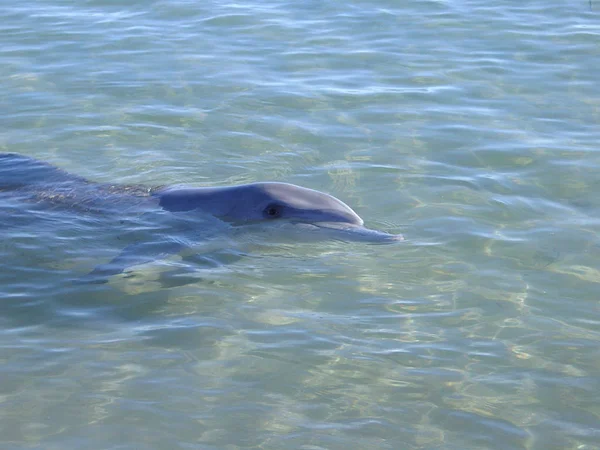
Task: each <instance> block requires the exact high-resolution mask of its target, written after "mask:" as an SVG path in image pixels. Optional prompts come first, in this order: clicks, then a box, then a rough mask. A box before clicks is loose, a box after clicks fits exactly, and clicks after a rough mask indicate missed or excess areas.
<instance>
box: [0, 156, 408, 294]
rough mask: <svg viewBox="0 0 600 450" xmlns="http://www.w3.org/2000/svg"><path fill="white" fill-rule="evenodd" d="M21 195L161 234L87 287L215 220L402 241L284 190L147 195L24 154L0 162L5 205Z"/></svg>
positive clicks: (326, 198)
mask: <svg viewBox="0 0 600 450" xmlns="http://www.w3.org/2000/svg"><path fill="white" fill-rule="evenodd" d="M6 193H11V194H15V193H18V194H19V195H20V196H21V198H22V199H23V200H26V201H29V202H35V203H43V204H49V205H52V206H54V207H66V208H70V209H77V210H83V211H86V212H99V213H104V214H107V213H108V214H113V213H116V214H123V213H124V211H128V212H136V213H139V214H141V215H142V217H144V222H145V223H146V225H147V228H150V229H152V228H155V229H157V230H160V231H159V232H158V233H154V235H152V237H151V238H150V239H146V240H141V241H138V242H134V243H133V244H131V245H129V246H127V247H126V248H125V249H124V250H123V251H122V252H121V254H119V255H118V256H116V257H115V258H114V259H113V260H112V261H110V262H109V263H107V264H102V265H100V266H98V267H96V268H95V269H94V270H93V271H92V272H91V273H90V274H89V275H88V276H87V277H85V280H86V281H92V282H106V281H107V280H108V278H109V277H110V276H112V275H116V274H119V273H122V272H124V271H125V270H127V269H128V268H129V267H131V266H134V265H139V264H143V263H145V262H150V261H153V260H155V259H158V258H165V257H167V256H169V255H171V254H174V253H179V252H181V251H182V250H184V249H186V248H188V247H192V246H193V245H194V241H197V240H202V239H208V238H210V236H208V235H206V234H205V233H204V231H206V230H207V229H209V228H210V227H209V222H210V221H211V220H212V221H214V220H217V221H219V222H221V223H226V224H228V226H229V227H230V228H235V229H243V228H246V229H253V227H254V226H255V225H259V226H260V227H261V228H262V229H263V230H265V229H266V230H267V232H269V233H273V234H275V233H276V232H283V233H284V234H286V235H288V236H292V237H294V238H298V239H301V240H306V239H308V240H320V239H338V240H344V241H360V242H371V243H392V242H398V241H401V240H403V237H402V235H399V234H389V233H386V232H382V231H377V230H373V229H369V228H366V227H365V226H364V221H363V220H362V219H361V218H360V216H359V215H358V214H357V213H356V212H354V211H353V210H352V208H350V207H349V206H348V205H347V204H345V203H344V202H342V201H341V200H339V199H337V198H335V197H333V196H332V195H329V194H326V193H323V192H319V191H316V190H313V189H309V188H305V187H301V186H296V185H294V184H289V183H282V182H258V183H250V184H242V185H236V186H225V187H185V186H170V187H163V186H159V187H145V186H137V185H136V186H130V185H113V184H103V183H95V182H91V181H88V180H87V179H85V178H83V177H79V176H76V175H71V174H69V173H68V172H66V171H63V170H62V169H59V168H57V167H55V166H52V165H50V164H47V163H45V162H41V161H38V160H35V159H33V158H29V157H26V156H22V155H18V154H10V153H9V154H6V153H4V154H0V199H1V198H2V195H3V194H6Z"/></svg>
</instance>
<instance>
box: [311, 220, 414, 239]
mask: <svg viewBox="0 0 600 450" xmlns="http://www.w3.org/2000/svg"><path fill="white" fill-rule="evenodd" d="M313 225H314V226H316V227H319V229H321V230H322V231H327V232H329V233H330V234H331V237H332V238H334V239H340V240H344V241H356V242H371V243H374V244H377V243H379V244H390V243H393V242H399V241H403V240H404V236H402V235H401V234H390V233H386V232H384V231H377V230H372V229H370V228H365V227H363V226H362V225H354V224H347V223H340V222H318V223H314V224H313Z"/></svg>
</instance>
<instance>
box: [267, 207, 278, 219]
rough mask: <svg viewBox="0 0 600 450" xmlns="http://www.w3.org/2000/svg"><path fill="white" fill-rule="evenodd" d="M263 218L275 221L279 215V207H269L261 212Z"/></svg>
mask: <svg viewBox="0 0 600 450" xmlns="http://www.w3.org/2000/svg"><path fill="white" fill-rule="evenodd" d="M263 213H264V215H265V217H267V218H269V219H277V218H278V217H279V216H280V215H281V206H280V205H269V206H267V207H266V208H265V210H264V211H263Z"/></svg>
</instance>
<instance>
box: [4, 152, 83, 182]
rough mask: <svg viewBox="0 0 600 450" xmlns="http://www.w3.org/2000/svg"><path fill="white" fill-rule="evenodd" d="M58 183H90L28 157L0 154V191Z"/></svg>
mask: <svg viewBox="0 0 600 450" xmlns="http://www.w3.org/2000/svg"><path fill="white" fill-rule="evenodd" d="M56 183H85V184H87V183H88V181H87V180H86V179H85V178H83V177H79V176H77V175H72V174H70V173H68V172H66V171H64V170H62V169H59V168H58V167H55V166H53V165H51V164H48V163H45V162H42V161H38V160H37V159H33V158H30V157H28V156H23V155H17V154H15V153H0V189H2V190H15V189H19V188H22V187H25V186H28V185H36V184H37V185H42V184H45V185H49V184H56Z"/></svg>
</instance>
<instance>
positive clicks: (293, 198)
mask: <svg viewBox="0 0 600 450" xmlns="http://www.w3.org/2000/svg"><path fill="white" fill-rule="evenodd" d="M155 195H156V196H158V197H159V202H160V206H162V207H163V208H164V209H166V210H168V211H192V210H199V211H202V212H205V213H209V214H212V215H214V216H216V217H218V218H220V219H222V220H225V221H228V222H231V223H233V224H247V223H257V222H260V223H268V222H271V223H273V224H275V223H289V224H293V225H296V227H295V228H296V229H297V230H301V231H310V232H311V233H310V234H315V233H312V232H318V233H316V234H318V235H326V236H327V237H330V238H334V239H336V238H337V239H342V240H355V241H366V242H394V241H400V240H403V238H402V236H401V235H394V234H389V233H384V232H381V231H376V230H371V229H368V228H365V227H364V222H363V220H362V219H361V218H360V217H359V216H358V214H356V213H355V212H354V211H353V210H352V208H350V207H349V206H348V205H346V204H345V203H344V202H342V201H341V200H338V199H337V198H335V197H333V196H331V195H329V194H325V193H323V192H319V191H315V190H313V189H308V188H304V187H300V186H296V185H293V184H288V183H278V182H266V183H252V184H245V185H239V186H230V187H216V188H168V189H165V190H161V191H158V192H157V193H156V194H155Z"/></svg>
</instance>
